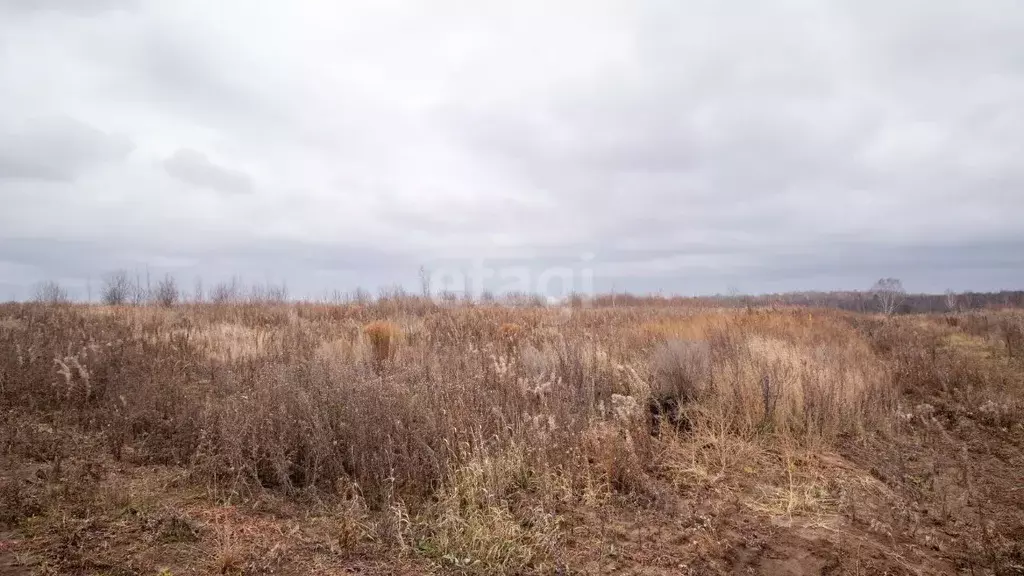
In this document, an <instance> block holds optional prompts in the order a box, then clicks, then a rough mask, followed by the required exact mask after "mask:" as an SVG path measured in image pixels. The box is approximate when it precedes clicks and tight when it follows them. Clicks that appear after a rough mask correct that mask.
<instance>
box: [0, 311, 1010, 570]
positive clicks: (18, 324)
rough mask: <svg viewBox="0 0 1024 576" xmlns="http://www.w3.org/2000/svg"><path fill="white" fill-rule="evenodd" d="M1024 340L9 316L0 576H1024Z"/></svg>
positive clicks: (947, 320)
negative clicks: (467, 575)
mask: <svg viewBox="0 0 1024 576" xmlns="http://www.w3.org/2000/svg"><path fill="white" fill-rule="evenodd" d="M1022 327H1024V317H1022V316H1021V315H1020V314H1019V313H1017V312H1013V311H986V312H969V313H962V314H958V315H907V316H896V317H891V318H886V317H882V316H871V315H863V314H861V315H858V314H852V313H845V312H837V311H831V310H817V309H807V308H774V309H769V308H764V309H759V308H748V309H738V310H736V309H701V308H695V307H684V306H676V307H664V306H662V307H651V306H643V305H637V306H628V307H618V308H614V309H612V308H605V307H590V308H581V309H558V308H541V307H537V308H510V307H500V306H479V305H478V306H473V305H468V304H459V305H452V306H438V305H435V304H433V303H432V302H430V301H426V300H419V299H415V298H407V299H405V300H389V301H383V302H379V303H375V304H364V305H357V304H350V305H336V306H329V305H316V304H280V305H271V304H262V305H247V304H220V305H213V304H207V305H190V304H189V305H184V304H183V305H179V306H176V307H171V308H160V307H156V306H137V307H132V306H125V307H100V306H85V305H42V304H8V305H3V306H0V412H2V417H0V574H2V575H7V574H22V573H25V574H28V573H38V574H97V575H98V574H106V575H120V574H153V575H156V574H163V575H175V576H177V575H185V574H246V575H249V574H296V575H298V574H303V575H304V574H346V573H354V574H421V573H470V574H560V575H568V574H611V573H615V574H650V575H656V574H761V573H765V574H865V575H867V574H954V573H961V574H1021V573H1024V330H1022Z"/></svg>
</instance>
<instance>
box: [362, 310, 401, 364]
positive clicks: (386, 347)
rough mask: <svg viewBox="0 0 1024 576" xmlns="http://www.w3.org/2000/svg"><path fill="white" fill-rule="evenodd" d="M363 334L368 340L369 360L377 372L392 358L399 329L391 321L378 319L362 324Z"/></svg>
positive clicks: (399, 332) (396, 344)
mask: <svg viewBox="0 0 1024 576" xmlns="http://www.w3.org/2000/svg"><path fill="white" fill-rule="evenodd" d="M363 334H365V335H366V337H367V338H368V339H369V341H370V353H371V361H372V362H373V366H374V369H376V370H377V371H378V372H379V371H381V370H383V368H384V365H385V364H386V363H387V362H390V361H391V360H393V359H394V357H395V350H396V349H397V348H398V338H399V336H400V334H401V330H400V329H399V328H398V326H397V325H395V324H394V323H392V322H386V321H382V320H378V321H376V322H371V323H369V324H367V325H366V326H364V327H363Z"/></svg>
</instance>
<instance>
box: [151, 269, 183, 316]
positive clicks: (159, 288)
mask: <svg viewBox="0 0 1024 576" xmlns="http://www.w3.org/2000/svg"><path fill="white" fill-rule="evenodd" d="M151 296H152V299H153V302H155V303H156V304H159V305H160V306H163V307H165V308H171V307H173V306H174V305H175V304H177V303H178V299H179V298H180V297H181V292H179V291H178V282H177V281H176V280H175V279H174V277H173V276H171V275H170V274H167V275H165V276H164V278H163V280H160V281H158V282H157V283H156V289H155V290H153V292H152V294H151Z"/></svg>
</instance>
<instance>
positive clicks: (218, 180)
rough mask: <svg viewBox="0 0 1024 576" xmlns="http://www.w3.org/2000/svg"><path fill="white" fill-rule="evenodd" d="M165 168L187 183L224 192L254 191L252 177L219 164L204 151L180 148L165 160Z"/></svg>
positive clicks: (241, 192) (242, 192)
mask: <svg viewBox="0 0 1024 576" xmlns="http://www.w3.org/2000/svg"><path fill="white" fill-rule="evenodd" d="M163 164H164V170H166V171H167V173H168V174H169V175H171V176H173V177H174V178H177V179H178V180H181V181H182V182H185V183H187V184H192V185H194V186H200V187H204V188H210V189H212V190H216V191H218V192H223V193H224V194H248V193H250V192H252V189H253V186H252V179H251V178H250V177H249V176H248V175H247V174H245V173H244V172H240V171H237V170H231V169H230V168H224V167H223V166H218V165H216V164H214V163H213V162H210V159H209V158H207V157H206V155H205V154H203V153H202V152H197V151H195V150H191V149H189V148H180V149H178V151H177V152H175V153H174V154H172V155H171V156H169V157H168V158H167V159H166V160H164V163H163Z"/></svg>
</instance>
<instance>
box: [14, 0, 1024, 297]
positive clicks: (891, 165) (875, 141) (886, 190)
mask: <svg viewBox="0 0 1024 576" xmlns="http://www.w3.org/2000/svg"><path fill="white" fill-rule="evenodd" d="M109 1H110V2H114V0H109ZM18 4H19V5H22V6H24V5H26V4H25V3H24V2H19V3H18ZM46 4H47V5H48V6H49V7H50V8H49V9H48V15H47V16H46V17H40V16H39V14H38V13H33V14H28V11H26V10H23V9H18V10H9V11H8V12H9V14H6V16H8V17H7V18H5V19H4V20H3V21H0V34H4V37H5V40H6V43H5V48H7V49H8V50H9V51H10V54H11V58H8V59H5V60H2V61H0V85H4V86H11V87H13V88H12V89H11V91H10V96H9V98H8V99H9V101H10V104H9V105H6V106H5V107H4V109H3V110H0V126H25V125H26V124H25V123H26V122H27V120H28V119H30V118H35V117H51V118H52V117H61V116H62V115H63V116H67V117H74V118H83V119H88V121H89V122H90V123H91V124H93V125H95V126H96V128H88V127H85V128H82V127H79V128H68V127H66V126H65V127H64V128H63V129H53V128H48V129H41V128H38V127H37V128H19V129H18V130H13V129H12V130H8V131H7V132H5V133H4V135H3V136H0V195H3V197H4V198H5V209H6V210H5V212H3V213H0V242H3V243H6V244H8V245H10V243H11V242H13V241H15V240H16V241H18V242H20V243H22V244H20V245H21V246H22V247H23V248H24V249H26V250H27V248H25V246H40V247H41V246H44V245H45V243H46V242H47V241H50V242H59V243H64V244H62V246H63V248H62V249H65V250H66V249H68V246H76V247H77V251H78V253H79V254H78V256H77V260H78V262H79V263H78V264H74V263H72V262H71V259H62V258H60V257H58V256H46V255H45V254H50V251H49V249H47V250H42V251H41V252H26V254H29V255H28V256H24V257H20V259H19V260H18V261H19V262H22V263H23V264H20V265H21V266H29V265H31V264H32V263H33V262H38V263H40V265H41V266H42V264H43V263H45V267H44V268H45V274H47V275H56V276H61V277H63V276H66V275H77V276H80V275H81V274H82V273H83V272H84V271H85V268H93V267H105V266H111V265H116V262H114V261H113V260H111V259H110V258H108V257H107V256H104V254H105V252H104V251H105V250H107V251H109V248H108V247H109V246H112V245H113V246H126V245H128V246H132V247H133V251H132V254H131V255H130V256H131V257H130V258H129V260H131V261H132V262H141V261H144V260H146V259H152V260H153V261H154V262H158V261H176V260H174V259H175V258H177V259H184V260H187V261H189V262H192V263H193V264H189V266H194V267H195V270H196V271H200V270H211V271H214V272H216V271H217V270H230V269H231V268H233V267H236V268H238V269H240V270H247V271H249V270H277V269H280V270H287V273H288V275H289V276H294V277H295V278H304V279H305V280H302V281H301V282H305V283H307V284H308V285H309V286H314V285H317V283H321V284H326V283H329V282H335V281H342V280H338V279H339V278H343V279H344V280H343V281H344V282H352V283H355V284H363V285H365V286H372V285H373V284H374V283H381V282H382V283H389V277H390V281H404V280H401V279H402V278H405V277H406V276H405V275H403V274H404V273H403V270H405V269H406V268H409V269H412V270H413V271H411V272H410V273H409V274H408V275H409V276H414V275H415V272H414V269H415V268H416V267H417V266H418V263H427V264H429V263H431V262H435V263H444V265H452V266H456V267H457V266H458V265H459V262H461V263H463V264H464V265H469V263H472V262H475V261H477V260H479V259H484V260H491V261H494V262H504V261H506V260H509V261H515V262H520V263H525V265H528V266H529V267H531V268H533V269H542V268H544V267H545V266H549V265H557V264H558V263H560V262H561V263H564V262H567V261H569V262H572V261H577V260H578V259H579V256H580V255H581V254H583V253H593V254H595V267H596V268H595V270H596V271H597V272H598V276H599V277H598V278H597V281H598V284H599V286H604V287H605V288H608V287H610V286H611V285H612V284H614V285H616V286H617V287H619V288H620V289H621V288H629V289H634V290H648V289H655V288H658V287H662V288H666V289H674V290H678V291H682V292H685V293H693V292H721V291H725V290H726V289H727V288H728V287H730V286H735V287H739V288H741V289H743V290H746V291H751V292H759V291H770V290H774V289H778V288H779V287H783V288H785V289H801V288H816V289H822V288H864V287H867V286H869V285H870V284H871V282H872V281H873V279H874V278H876V277H881V276H901V277H903V279H904V282H905V285H906V286H907V287H908V289H911V290H915V289H933V290H941V289H943V286H944V285H945V286H948V287H953V288H956V289H966V288H976V289H984V288H1006V287H1011V286H1012V285H1014V284H1016V285H1020V284H1021V283H1024V263H1022V262H1021V260H1020V258H1019V257H1017V256H1015V254H1017V253H1018V252H1015V250H1017V249H1018V248H1019V247H1021V246H1024V229H1022V228H1021V226H1020V216H1019V214H1021V213H1022V212H1024V194H1022V193H1021V190H1022V189H1024V170H1022V169H1021V167H1020V160H1019V159H1020V158H1021V157H1022V156H1024V4H1021V3H1020V2H1017V1H1015V0H992V2H986V3H981V4H979V3H977V2H968V1H966V0H937V1H929V2H925V1H923V0H920V1H919V0H913V1H911V2H908V3H905V4H901V5H899V6H893V5H891V4H890V3H884V2H880V1H876V0H867V1H853V0H828V1H824V2H819V1H812V0H783V1H781V2H775V3H768V4H766V3H761V2H754V1H749V2H743V3H741V4H739V5H735V4H730V5H729V6H725V5H723V4H721V3H717V2H710V1H697V2H688V3H684V4H680V3H677V2H672V1H669V0H650V1H642V2H627V1H625V0H600V1H597V2H594V1H586V0H565V1H564V2H559V3H557V4H556V5H553V6H552V5H550V3H542V2H533V1H532V0H527V1H526V2H518V3H488V4H487V5H486V6H484V5H479V6H477V5H473V6H471V7H467V5H465V4H464V3H457V2H447V1H441V2H425V1H421V0H403V1H402V2H400V3H399V4H400V8H401V9H400V10H399V11H398V12H395V11H394V10H393V8H394V7H388V6H384V5H376V4H373V5H371V4H365V5H356V4H336V3H335V4H322V5H316V6H313V5H296V6H290V7H288V8H286V9H285V8H281V7H280V6H279V5H277V4H275V3H273V2H270V1H269V0H266V1H262V0H256V1H242V0H225V1H224V2H222V3H219V4H218V10H217V11H216V13H213V12H211V11H210V9H209V7H208V6H207V4H206V3H204V2H201V1H200V0H182V2H174V3H161V2H156V1H155V0H151V1H145V0H139V1H137V2H135V3H134V4H135V5H134V6H133V7H132V8H131V9H130V10H121V11H109V10H106V11H104V10H90V11H89V12H90V17H89V18H62V17H59V16H57V15H55V14H56V13H58V12H61V11H67V10H71V9H72V8H70V3H68V2H60V1H59V0H47V2H46ZM86 4H88V5H93V6H100V5H110V4H108V2H99V1H97V2H86V3H83V5H86ZM11 6H14V5H13V4H12V5H11ZM54 35H57V36H59V37H61V38H62V42H61V43H59V44H53V43H46V42H44V39H46V38H51V37H53V36H54ZM268 38H272V39H273V40H272V41H268ZM40 70H46V71H47V72H46V74H45V75H43V74H42V73H40V72H39V71H40ZM114 133H125V134H130V135H131V138H132V142H134V143H135V145H136V150H135V152H134V153H133V154H131V155H130V156H128V157H125V156H124V154H123V153H121V155H120V156H119V155H118V154H115V153H114V152H113V151H116V150H121V149H120V148H117V146H113V143H115V139H114V137H112V136H109V134H114ZM122 143H123V142H122ZM182 143H188V145H189V146H191V147H192V148H180V146H181V145H182ZM104 150H105V151H106V152H103V151H104ZM199 150H206V151H211V152H212V151H217V156H216V157H215V158H214V157H212V156H211V157H209V158H208V157H207V156H205V155H204V154H203V153H201V152H199ZM119 158H124V159H125V161H123V162H116V160H118V159H119ZM101 164H106V168H105V169H104V170H96V168H98V167H99V166H100V165H101ZM154 166H157V169H156V170H154V168H153V167H154ZM243 170H244V171H243ZM86 173H90V174H92V177H90V178H82V176H83V175H84V174H86ZM167 175H170V176H172V178H167V177H166V176H167ZM44 187H45V190H46V191H47V192H48V193H47V194H45V195H43V194H39V192H40V190H43V189H44ZM190 187H202V188H207V189H211V190H215V191H218V192H221V194H186V193H182V192H183V191H185V190H187V189H188V188H190ZM257 188H258V190H259V194H250V193H247V192H252V191H253V190H255V189H257ZM55 197H61V198H64V199H65V201H66V202H67V203H68V205H69V206H70V207H71V208H70V209H69V210H67V211H66V213H61V214H56V215H55V214H53V212H52V210H51V209H50V208H49V204H47V203H46V202H44V200H46V199H52V198H55ZM44 253H45V254H44ZM32 254H34V255H32ZM310 254H319V255H331V254H347V255H349V256H345V257H343V258H341V260H344V261H345V262H347V264H345V265H344V266H343V267H342V268H344V270H345V272H344V273H343V274H342V275H341V276H338V274H335V273H331V272H330V270H332V269H333V268H331V265H330V264H329V262H328V260H330V257H328V256H322V257H321V256H316V257H313V258H312V259H310V258H308V257H307V256H308V255H310ZM358 254H366V255H370V256H369V257H367V258H361V257H355V256H352V255H358ZM168 259H170V260H168ZM213 262H215V264H214V263H213ZM285 263H289V264H287V265H285ZM439 265H440V264H439ZM18 270H22V272H16V271H15V272H12V273H11V275H12V276H23V275H25V273H24V268H19V269H18ZM72 272H73V274H72ZM39 273H40V274H42V273H43V272H39ZM339 274H340V273H339ZM602 283H603V284H602Z"/></svg>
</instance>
